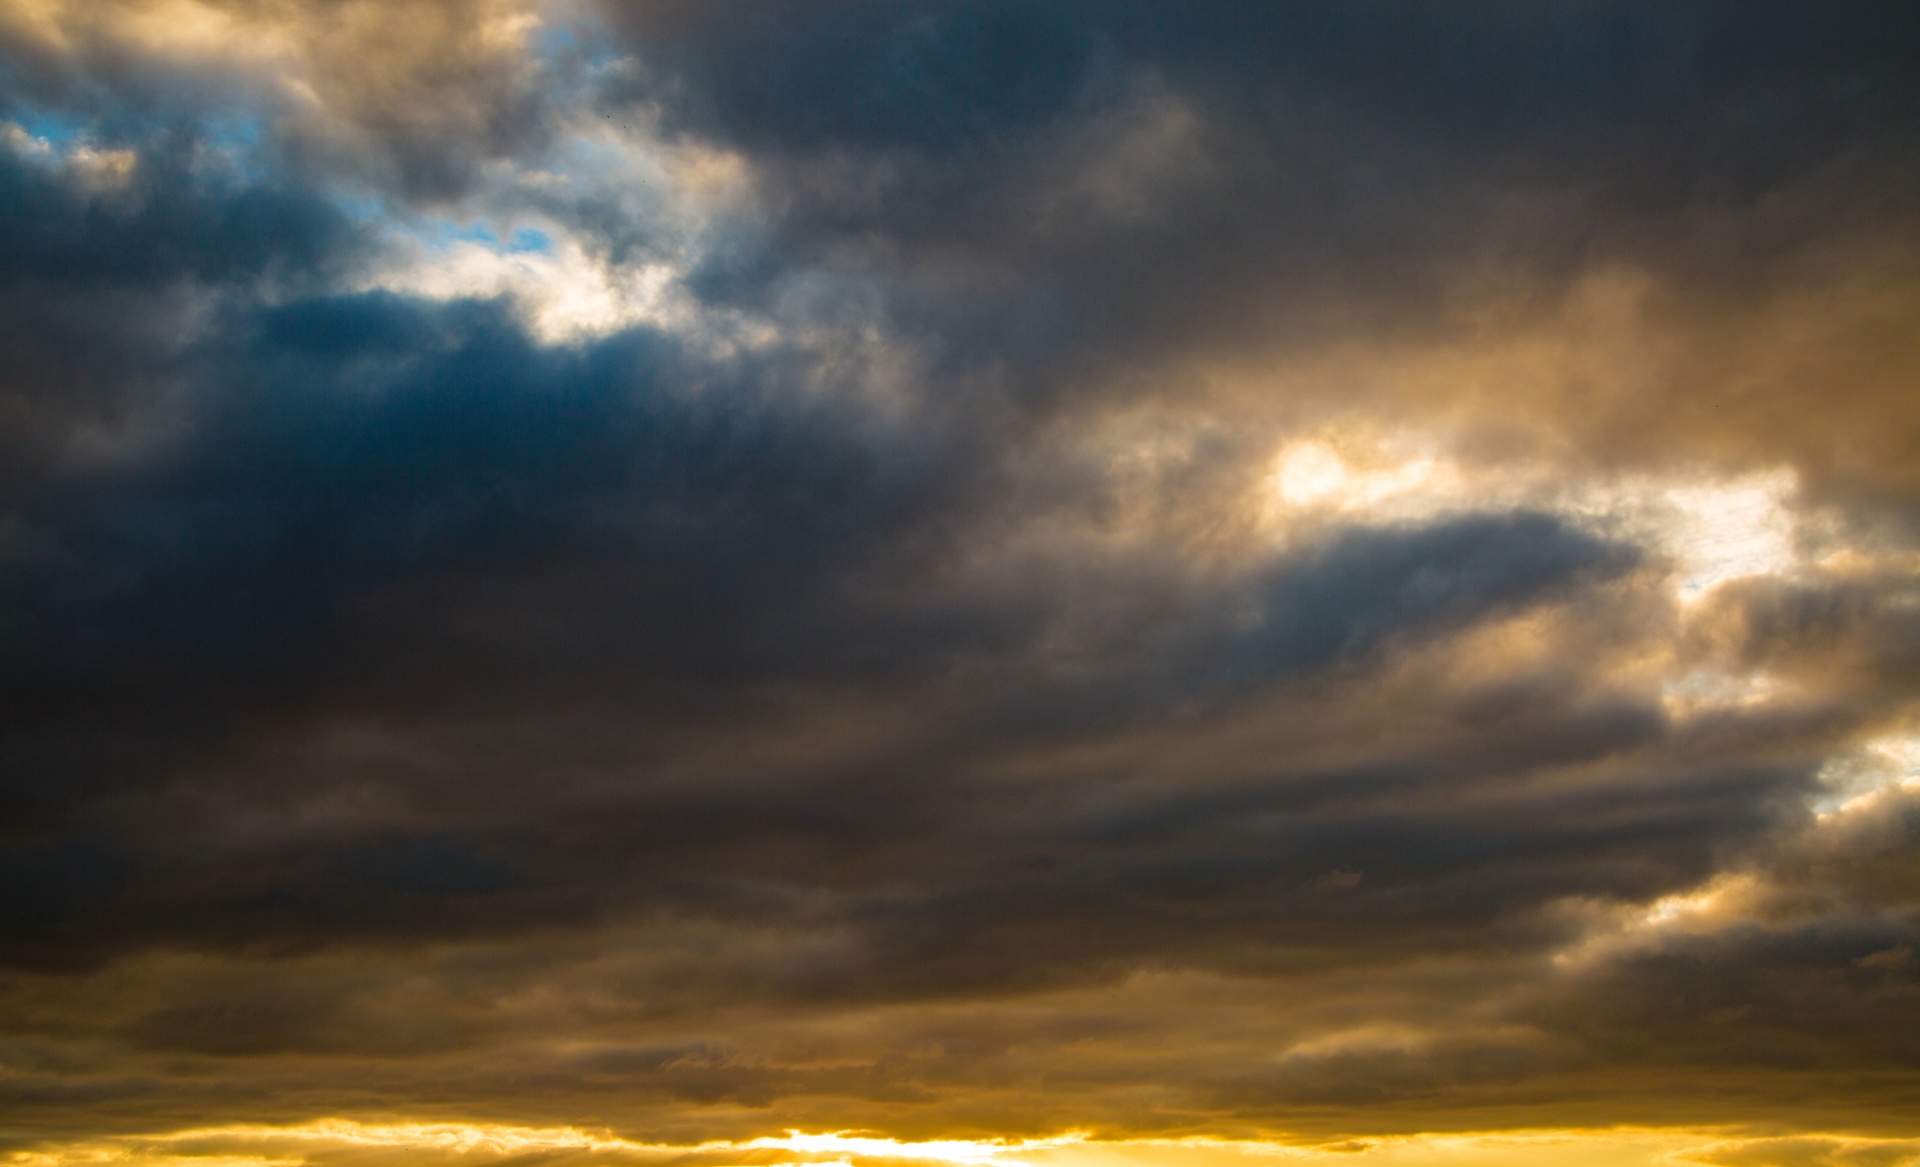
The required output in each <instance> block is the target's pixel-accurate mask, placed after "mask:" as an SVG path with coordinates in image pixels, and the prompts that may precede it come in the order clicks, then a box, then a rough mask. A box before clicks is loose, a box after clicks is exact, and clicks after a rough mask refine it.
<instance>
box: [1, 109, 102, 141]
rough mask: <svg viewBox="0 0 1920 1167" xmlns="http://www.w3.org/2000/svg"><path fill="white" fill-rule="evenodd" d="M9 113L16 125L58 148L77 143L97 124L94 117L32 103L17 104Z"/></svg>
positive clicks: (10, 118)
mask: <svg viewBox="0 0 1920 1167" xmlns="http://www.w3.org/2000/svg"><path fill="white" fill-rule="evenodd" d="M7 115H8V118H9V120H11V121H12V122H13V124H14V125H16V126H19V127H20V128H21V129H23V130H25V131H26V132H27V133H28V134H30V135H32V136H33V137H35V138H38V139H39V140H40V141H42V142H45V143H46V144H47V145H49V146H52V147H53V148H55V149H57V150H63V149H65V148H66V147H68V146H72V145H76V144H77V143H78V141H79V139H81V138H82V137H83V136H85V135H86V134H87V133H89V132H90V131H91V130H92V129H93V127H94V125H95V119H93V118H89V117H81V116H80V115H78V114H74V113H69V112H67V111H65V110H56V109H41V108H39V107H37V106H31V105H19V106H15V107H13V108H12V109H10V110H8V111H7Z"/></svg>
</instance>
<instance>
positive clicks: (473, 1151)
mask: <svg viewBox="0 0 1920 1167" xmlns="http://www.w3.org/2000/svg"><path fill="white" fill-rule="evenodd" d="M1789 1144H1790V1145H1789ZM1813 1144H1818V1147H1819V1148H1826V1149H1827V1150H1829V1151H1830V1152H1837V1153H1838V1154H1839V1155H1842V1156H1849V1157H1844V1158H1819V1159H1814V1158H1808V1157H1806V1154H1807V1149H1808V1147H1809V1146H1810V1145H1813ZM1816 1149H1818V1148H1816ZM395 1151H401V1152H405V1153H409V1156H410V1159H413V1160H431V1159H432V1158H434V1157H436V1156H438V1157H440V1158H444V1159H456V1160H458V1161H460V1162H463V1163H473V1162H477V1161H499V1160H504V1159H508V1158H516V1157H524V1156H527V1155H541V1156H548V1157H551V1156H556V1155H561V1156H564V1155H568V1154H576V1155H587V1156H591V1157H593V1158H594V1159H595V1160H596V1161H600V1162H606V1161H608V1160H617V1161H622V1162H632V1163H637V1164H655V1163H658V1164H664V1163H667V1162H674V1163H678V1164H699V1165H701V1167H730V1165H733V1164H746V1163H752V1164H760V1165H765V1164H846V1165H853V1164H861V1163H874V1164H880V1163H887V1162H900V1161H910V1162H924V1163H945V1164H954V1165H955V1167H1229V1165H1232V1167H1248V1165H1250V1164H1252V1165H1258V1164H1283V1163H1299V1162H1302V1161H1317V1162H1328V1163H1364V1164H1372V1165H1374V1167H1506V1165H1509V1164H1511V1165H1513V1167H1519V1165H1521V1164H1549V1165H1570V1167H1681V1165H1684V1164H1699V1163H1704V1164H1723V1163H1725V1164H1735V1163H1737V1164H1747V1165H1751V1167H1770V1165H1773V1164H1781V1165H1783V1167H1784V1165H1788V1164H1799V1163H1810V1162H1853V1161H1855V1160H1854V1158H1852V1157H1850V1156H1854V1155H1860V1156H1868V1157H1870V1158H1869V1159H1862V1160H1861V1161H1871V1162H1873V1163H1875V1164H1885V1165H1888V1167H1893V1165H1897V1164H1902V1163H1909V1162H1912V1161H1914V1160H1915V1159H1916V1158H1920V1140H1903V1139H1874V1138H1861V1137H1857V1136H1846V1135H1807V1136H1796V1137H1794V1138H1791V1139H1781V1138H1777V1137H1775V1138H1767V1137H1755V1138H1740V1137H1730V1135H1729V1132H1725V1131H1695V1130H1661V1129H1644V1128H1614V1129H1600V1130H1537V1131H1518V1132H1499V1133H1481V1132H1467V1133H1455V1134H1445V1135H1411V1136H1387V1137H1365V1138H1349V1139H1342V1140H1338V1141H1334V1142H1323V1143H1318V1144H1301V1145H1292V1144H1287V1143H1281V1142H1272V1141H1262V1140H1251V1139H1249V1140H1230V1139H1206V1138H1186V1139H1153V1138H1144V1139H1113V1140H1096V1139H1093V1138H1090V1137H1089V1136H1088V1135H1087V1134H1085V1133H1082V1132H1069V1133H1066V1134H1063V1135H1059V1136H1055V1137H1052V1138H1035V1139H1005V1140H993V1139H971V1140H970V1139H932V1140H923V1141H912V1140H901V1139H893V1138H886V1137H879V1136H875V1135H863V1134H854V1133H849V1132H832V1133H806V1132H802V1131H789V1132H787V1133H786V1134H785V1135H782V1136H763V1137H759V1138H753V1139H744V1140H739V1141H713V1142H705V1143H697V1144H683V1145H674V1144H658V1143H644V1142H638V1141H634V1140H630V1139H623V1138H620V1137H617V1136H614V1135H611V1134H606V1133H599V1134H595V1133H591V1132H588V1131H583V1130H580V1129H578V1128H574V1127H524V1126H511V1125H495V1124H487V1123H404V1122H399V1123H360V1122H354V1121H352V1120H349V1119H339V1118H330V1119H319V1120H315V1121H313V1122H309V1123H304V1124H301V1125H298V1126H288V1127H275V1126H264V1125H249V1124H236V1125H231V1126H221V1127H206V1128H198V1129H190V1130H181V1131H174V1132H168V1133H162V1134H147V1135H126V1136H117V1137H112V1138H104V1139H96V1140H88V1141H84V1142H75V1143H68V1144H54V1145H48V1146H42V1147H38V1148H35V1149H31V1150H24V1151H15V1152H12V1153H10V1154H7V1155H5V1156H0V1163H5V1164H8V1165H9V1167H87V1165H90V1164H99V1165H119V1164H125V1165H129V1167H302V1165H305V1164H311V1163H320V1162H324V1163H328V1164H339V1163H342V1162H348V1161H351V1160H352V1157H353V1156H354V1154H355V1153H356V1152H359V1153H375V1154H379V1155H382V1156H388V1155H391V1153H393V1152H395ZM1776 1152H1777V1153H1778V1156H1777V1157H1775V1153H1776ZM382 1161H383V1162H387V1161H390V1160H389V1159H385V1158H383V1159H382Z"/></svg>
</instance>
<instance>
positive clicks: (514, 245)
mask: <svg viewBox="0 0 1920 1167" xmlns="http://www.w3.org/2000/svg"><path fill="white" fill-rule="evenodd" d="M399 230H400V232H401V233H403V234H405V235H408V236H410V237H412V238H413V239H414V240H415V241H417V242H419V243H421V244H424V245H425V246H427V247H428V248H431V249H433V250H435V251H444V250H446V249H447V248H449V247H452V246H453V245H455V244H457V243H474V244H478V245H479V246H481V247H484V248H486V249H487V250H488V251H492V252H496V253H499V254H505V255H519V254H529V253H540V254H546V253H550V252H551V251H552V250H553V237H552V236H551V235H549V234H548V233H547V232H545V231H543V230H541V229H540V228H538V227H525V226H522V227H514V228H512V229H511V230H506V231H505V233H504V234H503V233H502V232H503V228H502V227H501V226H500V225H498V224H495V223H490V222H487V221H485V220H459V219H447V218H424V219H416V220H414V221H412V222H410V223H407V224H405V225H403V226H400V227H399Z"/></svg>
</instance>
